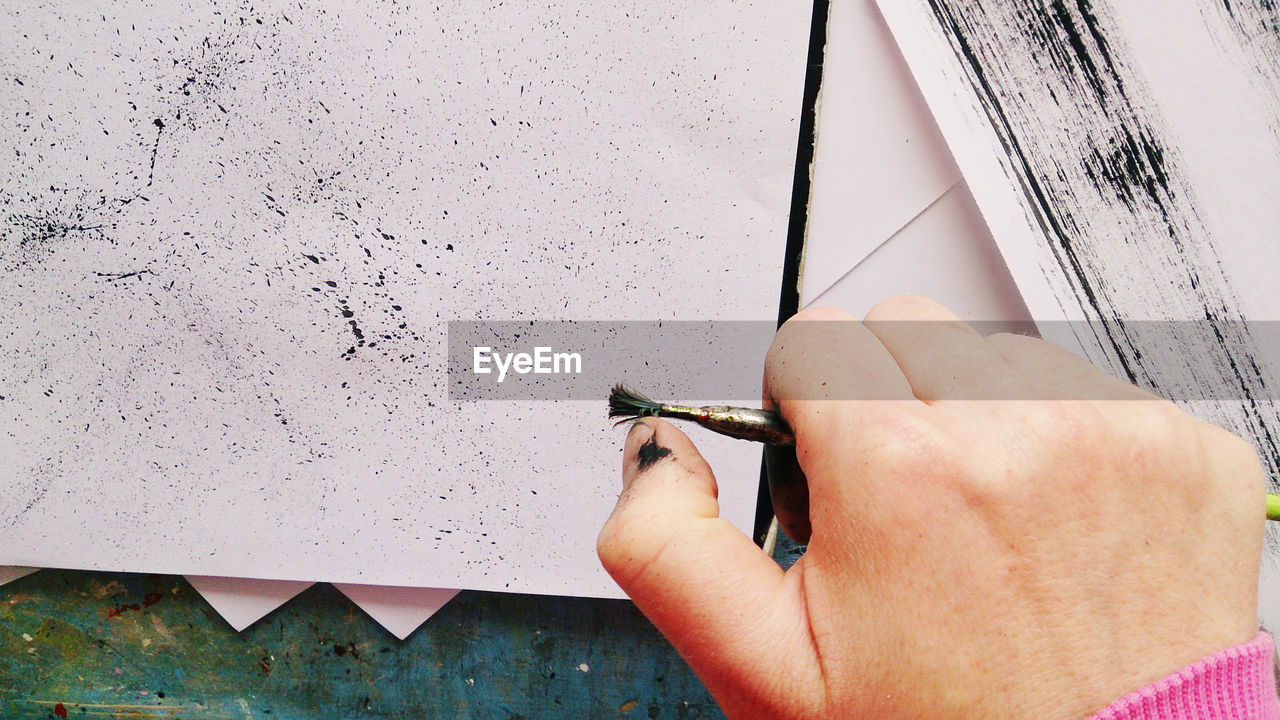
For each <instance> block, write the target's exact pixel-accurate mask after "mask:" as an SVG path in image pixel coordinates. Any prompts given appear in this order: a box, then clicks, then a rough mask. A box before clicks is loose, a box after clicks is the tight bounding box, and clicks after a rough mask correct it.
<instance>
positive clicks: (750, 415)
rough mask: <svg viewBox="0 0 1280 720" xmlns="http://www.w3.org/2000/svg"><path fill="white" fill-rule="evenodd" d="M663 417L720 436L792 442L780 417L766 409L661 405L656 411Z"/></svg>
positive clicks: (775, 443) (773, 443)
mask: <svg viewBox="0 0 1280 720" xmlns="http://www.w3.org/2000/svg"><path fill="white" fill-rule="evenodd" d="M659 415H662V416H664V417H671V418H677V419H680V420H691V421H693V422H695V423H697V424H699V425H701V426H702V427H704V428H707V429H708V430H713V431H715V432H717V433H720V434H721V435H728V436H729V437H733V438H738V439H739V440H750V441H752V442H762V443H768V444H770V445H794V444H795V441H796V439H795V436H794V435H793V434H792V433H791V428H789V427H787V424H786V422H784V421H783V420H782V417H781V416H780V415H778V414H777V413H775V412H770V411H768V410H757V409H755V408H741V407H729V406H727V405H712V406H709V407H689V406H685V405H663V406H662V411H661V412H660V413H659Z"/></svg>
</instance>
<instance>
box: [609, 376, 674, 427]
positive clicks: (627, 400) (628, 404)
mask: <svg viewBox="0 0 1280 720" xmlns="http://www.w3.org/2000/svg"><path fill="white" fill-rule="evenodd" d="M661 410H662V403H656V402H654V401H652V400H650V399H649V398H647V397H645V396H643V395H641V394H640V393H638V392H636V391H635V390H632V389H631V388H629V387H627V386H626V385H623V384H621V383H619V384H617V385H614V386H613V390H611V391H609V417H611V418H622V420H621V421H620V422H626V421H627V420H634V419H636V418H640V417H647V416H651V415H657V414H658V413H659V411H661Z"/></svg>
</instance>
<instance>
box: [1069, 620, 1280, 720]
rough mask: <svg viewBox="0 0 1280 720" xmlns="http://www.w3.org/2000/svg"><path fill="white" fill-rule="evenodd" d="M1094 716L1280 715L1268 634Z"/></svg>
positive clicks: (1199, 718)
mask: <svg viewBox="0 0 1280 720" xmlns="http://www.w3.org/2000/svg"><path fill="white" fill-rule="evenodd" d="M1090 720H1280V699H1277V695H1276V675H1275V645H1274V643H1273V641H1272V639H1271V636H1270V635H1268V634H1266V633H1258V635H1257V636H1256V637H1255V638H1254V639H1253V640H1250V641H1249V642H1247V643H1244V644H1243V645H1236V646H1235V647H1231V648H1228V649H1226V650H1223V651H1221V652H1218V653H1215V654H1213V655H1210V656H1209V657H1206V658H1204V659H1202V660H1200V661H1198V662H1195V663H1193V664H1191V665H1188V666H1187V667H1184V668H1182V669H1181V670H1179V671H1177V672H1175V673H1172V674H1170V675H1168V676H1166V677H1164V678H1162V679H1161V680H1159V681H1157V682H1155V683H1152V684H1151V685H1148V686H1146V687H1144V688H1142V689H1140V690H1135V691H1134V692H1131V693H1129V694H1128V695H1125V696H1124V697H1122V698H1120V699H1119V700H1117V701H1115V702H1114V703H1112V704H1111V705H1109V706H1107V707H1106V708H1104V709H1103V710H1102V711H1101V712H1098V713H1097V714H1095V715H1093V716H1092V717H1091V718H1090Z"/></svg>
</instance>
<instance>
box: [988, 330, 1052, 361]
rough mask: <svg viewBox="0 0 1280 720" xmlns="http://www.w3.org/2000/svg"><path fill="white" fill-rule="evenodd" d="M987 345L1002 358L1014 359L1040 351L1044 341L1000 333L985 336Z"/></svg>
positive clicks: (1015, 334)
mask: <svg viewBox="0 0 1280 720" xmlns="http://www.w3.org/2000/svg"><path fill="white" fill-rule="evenodd" d="M986 339H987V344H988V345H990V346H991V347H993V348H995V351H996V352H997V353H998V354H1000V355H1001V356H1003V357H1011V356H1013V357H1016V356H1019V355H1023V354H1025V353H1028V352H1034V351H1036V350H1039V349H1041V346H1042V345H1043V344H1044V341H1043V340H1041V339H1039V338H1034V337H1031V336H1030V335H1019V334H1017V333H1010V332H1001V333H995V334H994V335H988V336H987V338H986Z"/></svg>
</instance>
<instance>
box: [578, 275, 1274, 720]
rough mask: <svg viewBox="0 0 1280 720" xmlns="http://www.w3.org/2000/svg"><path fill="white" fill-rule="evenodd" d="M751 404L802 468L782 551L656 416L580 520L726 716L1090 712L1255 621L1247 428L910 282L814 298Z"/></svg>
mask: <svg viewBox="0 0 1280 720" xmlns="http://www.w3.org/2000/svg"><path fill="white" fill-rule="evenodd" d="M831 320H843V321H844V322H838V323H836V322H827V323H824V324H823V325H822V332H814V331H813V328H814V327H815V326H813V325H809V326H808V329H806V323H807V322H810V321H831ZM904 320H927V321H931V322H900V321H904ZM1049 396H1053V397H1061V398H1066V399H1063V400H1046V399H1039V400H1018V399H1016V398H1019V397H1023V398H1027V397H1036V398H1045V397H1049ZM975 397H987V398H992V397H997V398H1006V399H1004V400H974V399H972V398H975ZM966 398H969V399H966ZM1070 398H1088V399H1074V400H1073V399H1070ZM765 402H766V404H768V405H771V406H773V407H775V408H776V409H777V410H778V411H779V412H781V413H782V414H783V416H784V417H785V418H786V420H787V421H788V423H790V425H791V427H792V429H793V430H794V431H795V434H796V446H795V451H796V457H797V460H798V469H799V471H801V472H802V473H803V480H804V481H806V482H807V488H808V497H809V500H810V509H809V514H808V520H809V522H810V524H811V527H812V536H811V538H810V540H809V546H808V549H807V552H806V553H805V555H804V556H803V557H802V558H801V559H800V560H799V561H798V562H796V564H795V565H794V566H792V567H791V568H790V569H788V570H787V571H785V572H784V571H783V570H782V569H780V568H779V567H778V566H777V565H776V564H775V563H774V562H773V561H772V560H771V559H770V558H768V557H767V556H766V555H764V554H763V553H762V552H760V550H759V548H757V547H756V546H755V545H754V544H753V543H752V542H751V541H750V539H748V538H747V537H746V536H745V535H743V534H742V533H741V532H739V531H738V530H737V529H735V528H734V527H733V526H732V525H730V524H729V523H728V522H727V521H725V520H722V519H720V518H719V517H718V508H717V504H716V481H715V479H714V477H713V475H712V472H711V468H710V467H708V466H707V464H706V462H705V461H704V460H703V459H702V457H701V456H700V455H699V454H698V451H697V449H696V448H695V447H694V446H693V444H692V443H691V442H690V441H689V439H688V438H687V437H686V436H685V435H684V434H683V433H682V432H680V431H679V430H677V429H676V428H675V426H673V425H671V424H669V423H667V422H664V421H662V420H658V419H654V418H648V419H645V420H642V421H640V422H638V423H636V425H635V426H634V427H633V428H632V429H631V432H630V433H629V434H628V436H627V441H626V452H625V455H624V461H623V462H624V467H623V476H624V489H623V491H622V494H621V496H620V498H619V501H618V506H617V508H616V509H615V510H614V512H613V515H612V516H611V517H610V518H609V520H608V522H607V523H606V525H605V527H604V529H603V530H602V531H601V534H600V538H599V544H598V550H599V554H600V559H601V561H602V563H603V564H604V566H605V568H606V569H607V570H608V571H609V573H610V574H611V575H612V576H613V577H614V579H615V580H616V581H617V582H618V584H619V585H620V586H621V587H622V589H623V590H625V591H626V592H627V593H628V594H629V595H630V596H631V597H632V598H633V600H634V601H635V603H636V605H637V606H638V607H639V608H640V609H641V610H642V611H643V612H644V613H645V614H646V615H647V616H648V617H649V618H650V619H651V620H652V621H653V622H654V624H655V625H656V626H657V627H658V628H659V630H661V631H662V632H663V633H664V634H665V635H666V636H667V637H668V638H669V639H670V640H671V642H672V643H673V644H674V645H675V647H676V648H677V649H678V650H679V651H680V653H681V654H682V655H683V656H684V657H685V658H686V659H687V660H688V662H689V664H690V665H691V666H692V667H693V669H694V671H695V672H697V674H698V675H699V677H700V678H701V679H702V680H703V682H704V683H705V684H706V685H707V687H708V689H709V690H710V691H711V693H712V695H713V696H714V697H715V698H716V700H717V701H718V702H719V703H720V704H721V706H722V707H723V708H724V710H725V712H726V713H727V714H728V715H729V716H730V717H733V718H796V719H799V718H923V717H928V718H1002V719H1003V718H1010V719H1016V718H1037V719H1041V720H1054V719H1056V718H1062V719H1064V720H1067V719H1075V718H1083V717H1086V716H1088V715H1089V714H1091V713H1093V712H1096V711H1098V710H1100V709H1101V708H1103V707H1104V706H1106V705H1107V704H1108V703H1109V702H1110V701H1112V700H1114V699H1116V698H1118V697H1120V696H1121V695H1123V694H1124V693H1126V692H1129V691H1131V690H1135V689H1137V688H1139V687H1142V686H1144V685H1146V684H1149V683H1151V682H1154V681H1155V680H1158V679H1160V678H1161V677H1163V676H1165V675H1167V674H1169V673H1170V672H1173V671H1175V670H1177V669H1179V668H1181V667H1183V666H1185V665H1187V664H1189V663H1191V662H1194V661H1196V660H1198V659H1200V658H1201V657H1203V656H1205V655H1207V654H1210V653H1213V652H1215V651H1218V650H1221V649H1223V648H1226V647H1229V646H1232V645H1236V644H1239V643H1243V642H1245V641H1248V640H1250V639H1251V638H1252V637H1253V636H1254V634H1255V633H1256V627H1257V626H1256V620H1255V617H1256V604H1257V571H1258V565H1259V562H1260V558H1261V548H1262V526H1263V523H1264V511H1263V506H1262V503H1261V497H1262V493H1263V488H1264V482H1263V477H1262V471H1261V467H1260V465H1259V463H1258V461H1257V458H1256V456H1255V455H1254V452H1253V450H1252V448H1251V447H1250V446H1248V445H1247V444H1246V443H1245V442H1244V441H1243V440H1240V439H1239V438H1237V437H1235V436H1234V435H1231V434H1229V433H1227V432H1226V431H1224V430H1221V429H1219V428H1216V427H1214V426H1212V425H1208V424H1206V423H1203V422H1201V421H1199V420H1196V419H1194V418H1192V417H1190V416H1189V415H1186V414H1185V413H1183V412H1181V411H1180V410H1178V409H1177V408H1176V407H1175V406H1174V405H1172V404H1171V403H1168V402H1166V401H1163V400H1160V399H1158V398H1156V397H1154V396H1152V395H1149V394H1147V393H1145V392H1143V391H1141V390H1139V389H1137V388H1135V387H1133V386H1131V385H1129V384H1126V383H1123V382H1121V381H1119V380H1116V379H1114V378H1111V377H1110V376H1107V375H1105V374H1104V373H1102V372H1101V371H1099V370H1097V369H1095V368H1093V367H1091V366H1089V365H1088V364H1087V363H1085V362H1084V361H1082V360H1079V359H1077V358H1075V357H1074V356H1072V355H1070V354H1069V353H1067V352H1066V351H1064V350H1061V349H1059V348H1056V347H1054V346H1052V345H1049V344H1047V343H1044V342H1041V341H1039V340H1036V339H1033V338H1025V337H1019V336H1007V335H1005V336H992V337H990V338H985V339H984V338H982V337H980V336H979V335H978V334H977V333H975V332H974V331H973V330H972V329H970V328H969V327H968V326H966V325H964V324H963V323H962V322H960V321H959V319H958V318H957V317H956V316H954V315H953V314H951V313H949V312H948V311H946V310H945V309H943V308H942V307H941V306H938V305H937V304H935V303H932V302H931V301H928V300H924V299H922V298H915V297H906V298H896V299H894V300H890V301H887V302H885V303H882V304H880V305H879V306H877V307H876V308H875V309H873V310H872V312H871V313H870V314H869V315H868V317H867V319H866V320H865V321H864V322H863V323H857V322H854V321H853V318H852V317H850V316H849V315H847V314H846V313H843V312H841V311H836V310H830V309H817V310H810V311H805V312H802V313H800V314H799V315H797V316H796V317H795V318H794V319H792V320H791V321H790V322H788V323H787V324H786V325H784V326H783V327H782V328H781V329H780V330H779V332H778V334H777V337H776V338H775V339H774V343H773V346H772V348H770V351H769V355H768V358H767V360H766V363H765Z"/></svg>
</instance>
